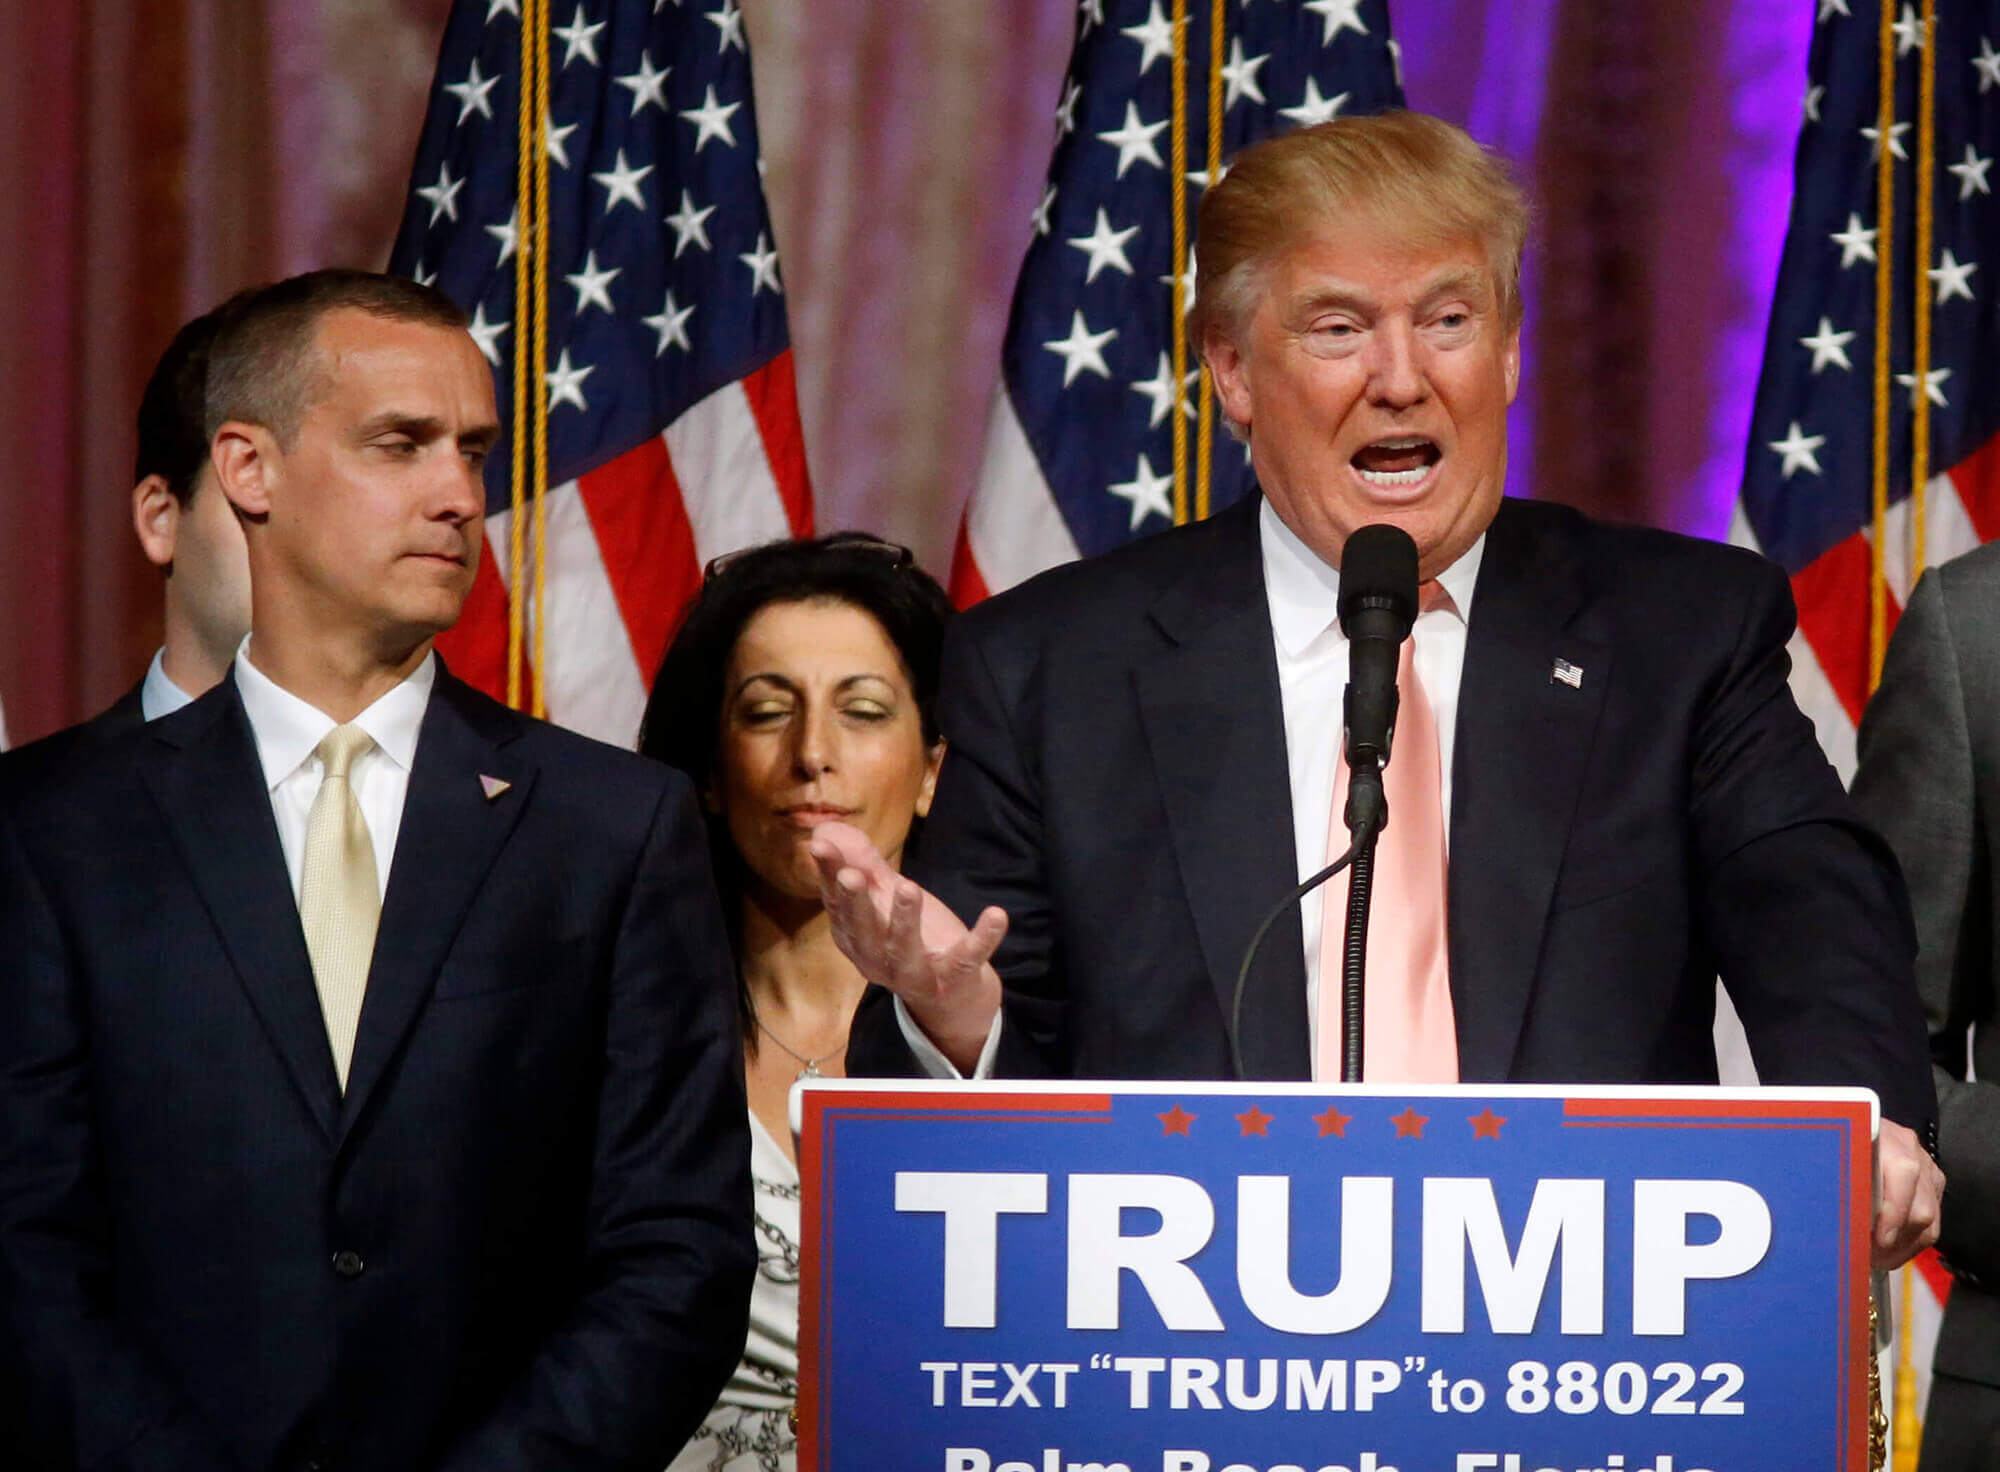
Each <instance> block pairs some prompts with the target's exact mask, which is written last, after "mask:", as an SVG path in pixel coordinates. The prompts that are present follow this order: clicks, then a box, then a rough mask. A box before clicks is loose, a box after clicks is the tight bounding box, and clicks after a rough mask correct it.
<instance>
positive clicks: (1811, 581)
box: [1792, 532, 1902, 726]
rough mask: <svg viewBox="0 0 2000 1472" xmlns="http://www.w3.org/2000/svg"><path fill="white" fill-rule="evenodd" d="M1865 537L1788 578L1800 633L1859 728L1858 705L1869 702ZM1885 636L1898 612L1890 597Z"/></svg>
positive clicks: (1854, 539) (1855, 538)
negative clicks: (1797, 612) (1797, 615)
mask: <svg viewBox="0 0 2000 1472" xmlns="http://www.w3.org/2000/svg"><path fill="white" fill-rule="evenodd" d="M1869 557H1870V553H1869V546H1868V539H1867V538H1866V537H1865V536H1863V535H1862V534H1861V533H1859V532H1856V533H1855V534H1854V535H1853V536H1851V537H1848V538H1847V539H1846V540H1845V541H1841V542H1836V543H1835V544H1834V545H1833V546H1832V547H1829V548H1828V549H1827V550H1826V551H1825V552H1822V553H1821V554H1820V555H1819V556H1818V557H1816V558H1814V559H1813V560H1812V561H1811V562H1809V563H1807V564H1806V566H1805V567H1803V568H1802V569H1800V570H1799V571H1798V572H1797V573H1794V574H1793V575H1792V597H1793V598H1794V599H1795V600H1796V601H1797V603H1798V605H1799V632H1800V633H1801V634H1804V635H1805V638H1806V642H1807V643H1808V644H1810V645H1812V649H1813V653H1814V654H1816V655H1818V656H1819V664H1820V668H1821V669H1822V670H1823V671H1825V673H1826V678H1827V681H1828V683H1829V684H1831V685H1832V686H1833V690H1834V694H1836V695H1838V696H1839V697H1840V704H1841V707H1842V709H1844V710H1845V711H1846V712H1847V718H1848V719H1849V720H1850V721H1852V722H1854V724H1856V725H1857V726H1858V725H1860V724H1861V707H1862V706H1863V705H1865V704H1866V703H1867V701H1868V571H1869ZM1884 601H1885V602H1886V604H1887V610H1888V622H1887V625H1886V627H1885V629H1884V637H1887V635H1888V634H1890V633H1893V632H1894V631H1895V628H1896V618H1897V615H1899V614H1900V613H1901V612H1902V609H1901V607H1900V606H1899V605H1898V604H1897V602H1896V596H1895V594H1893V593H1890V594H1888V595H1887V596H1886V598H1885V600H1884Z"/></svg>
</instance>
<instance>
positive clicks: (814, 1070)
mask: <svg viewBox="0 0 2000 1472" xmlns="http://www.w3.org/2000/svg"><path fill="white" fill-rule="evenodd" d="M757 1030H758V1031H759V1032H761V1033H763V1034H764V1036H765V1037H767V1038H769V1039H770V1040H771V1041H772V1042H774V1043H776V1044H777V1045H778V1046H779V1047H780V1048H782V1049H784V1051H785V1052H786V1053H788V1054H790V1055H791V1056H792V1057H793V1058H795V1059H797V1060H798V1061H799V1062H800V1063H802V1064H804V1065H805V1067H803V1068H801V1069H800V1070H799V1072H798V1078H795V1079H793V1080H792V1082H794V1083H797V1082H798V1080H799V1079H803V1078H822V1077H824V1075H823V1074H821V1073H820V1071H819V1066H820V1064H822V1063H824V1062H826V1060H827V1059H829V1058H831V1057H833V1056H834V1055H835V1054H837V1053H839V1052H840V1051H841V1050H842V1049H843V1048H845V1047H846V1046H847V1039H846V1038H844V1037H843V1038H842V1039H841V1040H840V1042H839V1043H838V1044H837V1045H836V1046H834V1047H832V1048H829V1049H827V1051H826V1052H824V1053H822V1054H820V1055H819V1057H817V1058H808V1057H806V1055H805V1054H803V1053H801V1052H800V1051H799V1050H798V1049H797V1048H794V1047H793V1046H792V1045H791V1044H790V1043H788V1042H786V1041H785V1040H784V1039H783V1038H781V1037H779V1036H778V1035H777V1034H776V1033H774V1032H772V1031H771V1029H770V1026H769V1024H767V1023H766V1022H765V1021H764V1019H763V1018H761V1017H760V1018H758V1019H757Z"/></svg>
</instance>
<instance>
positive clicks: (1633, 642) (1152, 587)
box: [849, 496, 1936, 1129]
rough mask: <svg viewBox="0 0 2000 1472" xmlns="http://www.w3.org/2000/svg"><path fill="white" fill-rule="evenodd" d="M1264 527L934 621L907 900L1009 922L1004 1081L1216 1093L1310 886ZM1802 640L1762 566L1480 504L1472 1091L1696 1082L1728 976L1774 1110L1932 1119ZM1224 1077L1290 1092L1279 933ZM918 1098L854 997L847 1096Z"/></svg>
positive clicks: (1233, 528)
mask: <svg viewBox="0 0 2000 1472" xmlns="http://www.w3.org/2000/svg"><path fill="white" fill-rule="evenodd" d="M1259 505H1260V502H1259V500H1258V498H1256V497H1254V496H1252V497H1247V498H1245V499H1244V500H1243V501H1241V502H1239V503H1238V504H1237V505H1235V506H1233V507H1231V508H1230V509H1228V510H1226V511H1224V512H1222V513H1221V514H1219V515H1217V516H1215V517H1214V518H1212V519H1211V520H1209V521H1206V522H1202V523H1199V524H1197V525H1194V526H1190V527H1187V528H1184V529H1182V530H1178V531H1172V532H1164V533H1162V534H1160V535H1159V536H1156V537H1152V538H1148V539H1147V540H1145V541H1143V542H1139V543H1135V544H1134V545H1132V546H1130V547H1128V548H1125V549H1123V550H1122V551H1120V552H1117V553H1113V554H1111V555H1109V556H1106V557H1101V558H1096V559H1093V560H1091V561H1088V562H1082V563H1074V564H1071V565H1069V566H1066V567H1062V568H1058V569H1056V570H1054V571H1053V572H1050V573H1047V574H1044V575H1043V576H1042V577H1040V578H1037V579H1035V580H1034V581H1032V582H1030V583H1027V584H1025V585H1024V586H1022V587H1020V588H1017V589H1014V590H1012V591H1010V592H1008V593H1005V594H1002V595H1001V596H999V597H996V598H993V599H991V600H989V601H988V602H986V603H984V604H981V605H980V606H979V607H977V608H974V609H971V610H970V611H968V612H967V613H965V614H964V615H962V616H961V617H960V618H959V619H957V620H956V621H955V622H954V625H953V628H952V630H951V633H950V635H949V637H948V640H947V644H946V650H945V660H944V675H943V684H942V688H941V691H940V696H939V708H940V723H941V724H942V726H943V729H944V734H945V737H946V739H947V741H948V743H949V747H948V753H947V755H946V757H945V762H944V768H943V772H942V774H941V776H940V779H939V783H938V790H937V796H936V800H935V802H934V803H933V805H932V808H931V812H930V815H929V817H928V819H927V820H926V822H925V824H924V829H923V832H922V835H921V839H920V841H919V842H918V844H917V846H916V851H915V853H914V855H913V857H912V862H911V865H910V869H911V872H912V874H913V875H914V876H915V877H916V878H917V879H918V880H919V881H920V882H922V883H923V884H924V885H926V886H927V887H928V888H930V889H931V890H932V891H933V892H934V893H935V894H937V895H938V896H939V897H940V898H941V899H942V900H944V901H945V903H947V904H948V905H950V906H951V907H952V909H953V910H955V911H956V912H957V913H958V914H960V915H961V916H962V917H964V918H966V919H967V920H968V921H969V920H970V919H971V918H972V917H973V916H975V915H977V914H978V912H979V911H980V909H981V908H982V907H983V906H985V905H989V904H995V905H999V906H1001V907H1002V908H1004V909H1005V910H1006V911H1007V912H1008V915H1009V916H1010V917H1011V920H1012V924H1011V927H1010V929H1009V931H1008V934H1007V937H1006V940H1005V941H1004V942H1003V944H1002V946H1001V949H1000V952H999V954H998V956H997V958H996V965H997V966H998V969H999V971H1000V975H1001V979H1002V981H1003V983H1004V984H1005V988H1006V992H1005V1001H1004V1006H1003V1017H1004V1022H1003V1026H1002V1031H1001V1038H1000V1045H999V1051H998V1054H997V1058H996V1071H997V1072H998V1073H999V1074H1001V1075H1002V1076H1045V1077H1046V1076H1053V1077H1059V1078H1060V1077H1078V1078H1174V1077H1184V1078H1228V1077H1231V1076H1232V1075H1233V1073H1234V1068H1233V1065H1232V1063H1231V1059H1230V1049H1229V1034H1228V1030H1227V1019H1228V1016H1229V1006H1230V998H1231V992H1232V989H1233V987H1234V984H1235V979H1236V974H1237V969H1238V967H1239V965H1240V964H1241V961H1242V957H1243V953H1244V948H1245V947H1246V946H1247V945H1248V943H1249V941H1250V937H1251V933H1252V931H1253V930H1254V929H1255V927H1256V925H1257V923H1258V921H1259V919H1260V918H1261V917H1262V916H1263V914H1264V913H1265V911H1266V910H1267V909H1268V908H1269V907H1270V906H1271V905H1272V904H1274V903H1275V902H1276V901H1277V899H1278V898H1279V897H1280V896H1282V895H1283V894H1284V893H1285V891H1286V890H1288V889H1289V888H1291V886H1292V885H1293V883H1294V882H1295V881H1296V880H1297V878H1298V876H1297V873H1296V871H1295V867H1294V866H1295V863H1296V857H1295V849H1294V840H1293V814H1292V805H1291V786H1290V777H1289V768H1288V765H1287V761H1286V755H1285V723H1284V715H1283V710H1282V707H1281V704H1280V697H1279V690H1278V670H1277V656H1276V653H1275V651H1274V649H1273V646H1272V640H1271V620H1270V613H1269V610H1268V608H1267V606H1266V603H1265V596H1264V582H1263V563H1262V554H1261V550H1260V544H1259V538H1258V531H1257V516H1258V507H1259ZM1793 624H1794V614H1793V609H1792V602H1791V595H1790V591H1789V589H1788V587H1787V585H1786V583H1785V579H1784V577H1783V575H1782V573H1781V572H1780V571H1779V570H1778V569H1777V568H1776V567H1774V566H1773V565H1772V564H1770V563H1768V562H1766V561H1764V560H1763V559H1762V558H1759V557H1756V556H1754V555H1753V554H1750V553H1748V552H1744V551H1740V550H1738V549H1734V548H1729V547H1722V546H1718V545H1715V544H1713V543H1707V542H1697V541H1693V540H1690V539H1688V538H1685V537H1677V536H1674V535H1672V534H1669V533H1665V532H1654V531H1641V530H1635V529H1631V528H1618V527H1608V526H1603V525H1599V524H1597V523H1594V522H1591V521H1590V520H1588V519H1586V518H1585V517H1583V516H1581V515H1579V514H1577V513H1576V512H1574V511H1571V510H1568V509H1566V508H1563V507H1559V506H1554V505H1546V504H1541V503H1535V502H1527V501H1513V500H1509V501H1506V502H1503V503H1502V505H1501V508H1500V511H1499V514H1498V515H1497V517H1496V518H1495V520H1494V522H1493V524H1492V526H1491V528H1490V530H1489V531H1488V534H1487V542H1486V548H1485V552H1484V556H1483V559H1482V561H1481V564H1480V571H1479V582H1478V586H1477V588H1476V590H1475V591H1474V594H1473V602H1472V610H1471V616H1470V620H1469V624H1468V632H1467V644H1466V652H1465V664H1464V673H1463V677H1462V680H1461V684H1460V691H1459V701H1458V726H1457V734H1456V738H1455V742H1454V748H1453V758H1452V812H1451V815H1450V823H1451V847H1450V853H1451V863H1450V878H1449V881H1448V883H1449V892H1448V895H1447V905H1448V910H1449V917H1450V918H1449V925H1450V938H1449V944H1450V956H1451V990H1452V1002H1453V1006H1454V1009H1455V1013H1456V1022H1457V1032H1458V1051H1459V1064H1460V1069H1461V1074H1462V1076H1463V1077H1464V1078H1465V1079H1466V1080H1467V1081H1481V1080H1484V1081H1513V1082H1524V1083H1525V1082H1628V1083H1629V1082H1662V1083H1665V1082H1678V1083H1712V1082H1714V1080H1715V1075H1716V1063H1715V1053H1714V1045H1713V1041H1712V1031H1711V1029H1712V1026H1713V1013H1714V998H1715V977H1716V975H1717V974H1718V972H1719V973H1720V974H1721V975H1722V976H1723V978H1724V979H1725V981H1726V982H1727V983H1728V985H1729V987H1730V990H1731V996H1732V999H1733V1000H1734V1001H1735V1003H1736V1006H1737V1010H1738V1011H1739V1012H1740V1013H1741V1014H1742V1017H1743V1021H1744V1024H1745V1026H1746V1028H1747V1029H1748V1032H1749V1036H1750V1041H1751V1045H1752V1049H1753V1051H1754V1054H1755V1057H1756V1060H1757V1064H1758V1068H1759V1070H1760V1072H1761V1074H1762V1076H1763V1077H1764V1079H1765V1080H1766V1081H1767V1082H1773V1083H1840V1084H1860V1085H1865V1086H1868V1087H1871V1088H1874V1089H1875V1090H1876V1091H1877V1092H1878V1093H1879V1094H1880V1095H1881V1096H1882V1101H1883V1104H1884V1107H1885V1109H1886V1111H1887V1112H1888V1114H1889V1115H1890V1116H1891V1117H1892V1118H1894V1119H1897V1120H1899V1121H1901V1122H1903V1123H1905V1124H1909V1125H1912V1126H1913V1127H1919V1128H1920V1129H1921V1126H1923V1125H1924V1124H1926V1123H1927V1122H1928V1121H1930V1120H1931V1119H1932V1118H1934V1116H1935V1113H1936V1101H1935V1097H1934V1095H1933V1092H1932V1088H1931V1081H1930V1071H1929V1062H1928V1056H1927V1053H1926V1049H1925V1038H1924V1029H1923V1018H1922V1013H1921V1009H1920V1007H1919V1005H1918V1000H1917V995H1916V991H1915V986H1914V982H1913V980H1912V972H1911V964H1912V953H1913V948H1914V942H1913V938H1912V934H1911V926H1910V919H1909V912H1908V902H1907V900H1906V898H1905V896H1904V892H1903V887H1902V882H1901V879H1900V877H1899V875H1898V873H1897V870H1896V865H1895V862H1894V860H1893V859H1892V858H1891V857H1890V856H1889V854H1888V851H1887V849H1886V848H1885V847H1884V845H1883V844H1882V842H1881V840H1880V839H1879V838H1877V837H1876V836H1875V835H1874V834H1873V833H1872V832H1871V831H1870V830H1869V829H1867V828H1865V827H1864V826H1862V824H1861V823H1859V822H1858V821H1857V820H1856V819H1855V817H1854V814H1853V812H1852V810H1851V809H1850V808H1849V806H1848V803H1847V799H1846V797H1845V796H1844V795H1843V793H1842V792H1841V788H1840V783H1839V781H1838V780H1837V779H1836V777H1835V776H1834V773H1833V770H1832V768H1831V767H1829V766H1828V765H1827V762H1826V760H1825V758H1824V757H1823V756H1822V755H1821V754H1820V750H1819V747H1818V745H1817V743H1816V742H1815V740H1814V738H1813V732H1812V728H1811V725H1810V724H1809V723H1808V722H1807V721H1806V719H1805V717H1804V716H1803V715H1801V714H1800V712H1799V710H1798V707H1797V705H1796V704H1795V703H1794V702H1793V700H1792V697H1791V694H1790V692H1789V690H1788V688H1787V686H1786V676H1787V672H1788V663H1787V659H1786V655H1785V643H1786V640H1787V639H1788V638H1789V637H1790V635H1791V632H1792V628H1793ZM1558 660H1566V661H1568V662H1569V664H1571V665H1573V666H1576V667H1578V668H1580V669H1581V670H1582V675H1581V678H1580V680H1579V681H1578V683H1577V684H1576V685H1574V686H1572V685H1571V684H1569V683H1568V682H1566V681H1563V680H1558V679H1556V678H1554V675H1553V671H1554V668H1555V664H1556V661H1558ZM1324 739H1325V740H1326V741H1328V742H1336V741H1338V740H1339V739H1340V730H1339V723H1338V716H1337V715H1336V714H1333V713H1329V720H1328V723H1327V727H1326V730H1325V732H1324ZM1316 821H1323V820H1316ZM1392 821H1393V818H1392ZM1374 923H1375V924H1377V925H1381V924H1388V923H1393V917H1391V916H1388V915H1385V914H1382V913H1380V912H1379V911H1378V913H1377V914H1376V916H1375V920H1374ZM1242 1049H1243V1056H1244V1059H1245V1067H1246V1068H1247V1069H1248V1071H1249V1072H1250V1074H1251V1075H1252V1076H1254V1077H1262V1078H1297V1079H1302V1078H1307V1077H1310V1075H1311V1067H1312V1060H1311V1053H1310V1042H1309V1032H1308V1028H1307V1017H1306V1001H1305V971H1304V960H1303V944H1302V941H1301V938H1300V929H1299V921H1298V916H1297V912H1296V909H1294V910H1293V911H1292V912H1291V913H1290V914H1288V915H1287V916H1286V917H1285V918H1284V919H1283V920H1282V921H1281V922H1280V924H1279V925H1277V926H1276V927H1274V929H1273V932H1272V934H1271V936H1270V937H1269V939H1268V940H1267V942H1266V944H1265V947H1264V950H1263V951H1262V953H1261V958H1260V962H1259V964H1258V966H1257V968H1256V969H1255V970H1254V971H1253V972H1252V973H1251V975H1250V979H1249V985H1248V988H1247V991H1246V996H1245V1002H1244V1009H1243V1037H1242ZM914 1067H915V1062H914V1059H912V1058H911V1056H910V1053H909V1049H908V1048H907V1046H906V1045H905V1044H904V1042H903V1039H902V1037H901V1034H900V1032H899V1031H898V1029H897V1027H896V1022H895V1018H894V1015H893V1012H892V1010H891V1007H890V1005H889V999H888V997H887V995H886V994H884V993H881V992H875V993H872V994H871V995H870V996H869V997H868V998H866V999H865V1001H864V1004H863V1008H862V1011H861V1013H860V1015H859V1016H858V1017H857V1019H856V1024H855V1031H854V1040H853V1042H852V1043H851V1045H850V1049H849V1068H850V1070H851V1071H853V1072H855V1073H884V1074H895V1073H908V1072H912V1071H914Z"/></svg>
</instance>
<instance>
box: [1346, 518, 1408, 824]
mask: <svg viewBox="0 0 2000 1472" xmlns="http://www.w3.org/2000/svg"><path fill="white" fill-rule="evenodd" d="M1339 609H1340V627H1341V631H1342V632H1343V633H1345V634H1346V635H1347V651H1348V652H1347V698H1346V703H1345V706H1344V709H1343V714H1344V716H1345V721H1346V743H1347V767H1348V773H1349V778H1348V788H1347V810H1346V812H1345V814H1344V815H1343V816H1344V817H1345V819H1346V821H1347V828H1348V831H1349V832H1350V833H1352V834H1354V835H1355V837H1356V838H1357V839H1358V838H1360V837H1362V835H1363V833H1364V831H1365V832H1366V833H1369V834H1373V833H1377V832H1380V831H1381V828H1382V825H1383V823H1384V822H1385V821H1387V818H1388V810H1387V807H1386V804H1385V803H1384V801H1383V797H1382V768H1383V766H1384V765H1385V764H1386V763H1387V762H1388V760H1389V751H1390V747H1391V745H1392V744H1393V742H1394V740H1395V732H1396V704H1397V701H1396V666H1397V663H1398V661H1399V660H1400V658H1401V655H1402V646H1403V641H1404V640H1405V639H1407V638H1409V637H1410V626H1411V625H1412V624H1414V623H1415V622H1416V620H1417V544H1416V543H1415V542H1413V541H1411V540H1410V534H1409V533H1408V532H1406V531H1404V530H1403V529H1402V528H1401V527H1397V526H1390V525H1388V524H1387V523H1385V522H1377V523H1375V524H1373V525H1370V526H1364V527H1361V528H1360V529H1358V530H1357V531H1355V532H1354V533H1353V534H1352V535H1351V536H1349V537H1348V539H1347V546H1346V549H1345V550H1344V551H1343V552H1342V553H1341V557H1340V604H1339Z"/></svg>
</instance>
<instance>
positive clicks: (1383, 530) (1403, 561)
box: [1340, 522, 1417, 642]
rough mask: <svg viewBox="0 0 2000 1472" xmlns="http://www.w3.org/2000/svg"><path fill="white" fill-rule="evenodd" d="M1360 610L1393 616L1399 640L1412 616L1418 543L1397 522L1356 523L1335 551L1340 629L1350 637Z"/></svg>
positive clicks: (1407, 631) (1415, 611)
mask: <svg viewBox="0 0 2000 1472" xmlns="http://www.w3.org/2000/svg"><path fill="white" fill-rule="evenodd" d="M1364 610H1367V611H1375V610H1380V611H1381V612H1383V613H1386V614H1387V615H1388V617H1389V618H1390V619H1393V620H1394V627H1395V628H1396V629H1397V630H1399V631H1400V632H1397V633H1395V634H1394V635H1393V637H1394V638H1395V639H1397V640H1398V641H1399V642H1400V641H1401V639H1402V638H1403V637H1404V636H1405V635H1407V634H1408V633H1409V631H1410V625H1411V624H1413V623H1415V622H1416V620H1417V544H1416V543H1415V542H1413V541H1411V540H1410V534H1409V533H1408V532H1406V531H1404V530H1403V529H1402V528H1401V527H1399V526H1390V525H1389V524H1388V523H1386V522H1376V523H1374V524H1372V525H1370V526H1364V527H1360V528H1358V529H1356V530H1355V531H1354V532H1353V533H1352V534H1351V535H1350V536H1349V537H1348V539H1347V546H1346V547H1345V548H1344V549H1343V550H1342V552H1341V554H1340V627H1341V629H1342V630H1343V631H1344V632H1345V633H1346V634H1347V635H1348V637H1349V638H1352V637H1354V632H1355V631H1354V629H1353V628H1352V627H1351V621H1352V619H1353V618H1354V616H1355V614H1357V613H1359V612H1362V611H1364Z"/></svg>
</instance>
